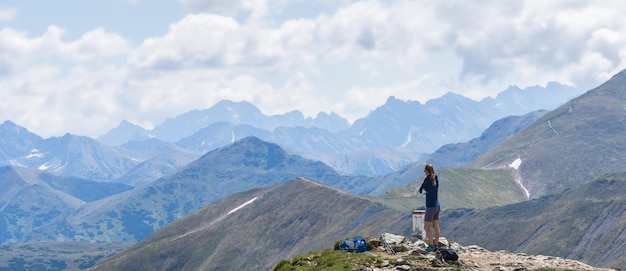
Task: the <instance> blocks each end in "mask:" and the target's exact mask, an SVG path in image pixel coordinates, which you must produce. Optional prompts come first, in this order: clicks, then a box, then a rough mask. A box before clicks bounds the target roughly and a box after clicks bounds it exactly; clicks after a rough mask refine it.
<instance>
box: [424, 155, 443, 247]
mask: <svg viewBox="0 0 626 271" xmlns="http://www.w3.org/2000/svg"><path fill="white" fill-rule="evenodd" d="M424 173H426V178H425V179H424V182H423V183H422V186H421V187H420V188H419V192H420V194H422V191H423V192H424V193H425V194H426V214H425V215H424V230H425V231H426V238H428V244H429V245H428V247H427V248H426V251H427V252H431V251H436V250H437V249H438V245H439V212H440V211H441V207H440V206H439V199H438V192H439V180H438V179H437V175H436V174H435V168H434V167H433V165H432V164H427V165H426V166H425V167H424ZM433 230H434V233H435V234H434V237H433Z"/></svg>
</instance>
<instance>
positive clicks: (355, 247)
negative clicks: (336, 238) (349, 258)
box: [339, 237, 367, 253]
mask: <svg viewBox="0 0 626 271" xmlns="http://www.w3.org/2000/svg"><path fill="white" fill-rule="evenodd" d="M339 250H345V251H348V252H357V253H358V252H365V251H367V243H366V242H365V238H363V237H354V238H352V240H350V239H346V240H343V241H341V244H339Z"/></svg>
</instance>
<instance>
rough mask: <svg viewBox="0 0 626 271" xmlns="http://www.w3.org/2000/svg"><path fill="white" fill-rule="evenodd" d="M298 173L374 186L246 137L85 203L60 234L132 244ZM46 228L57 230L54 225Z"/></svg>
mask: <svg viewBox="0 0 626 271" xmlns="http://www.w3.org/2000/svg"><path fill="white" fill-rule="evenodd" d="M300 176H306V177H307V178H311V179H315V180H318V181H320V182H323V183H327V184H330V185H333V186H336V187H340V188H342V189H346V190H348V191H350V192H351V193H355V194H359V193H367V192H368V191H369V190H371V189H372V187H374V186H375V185H376V183H375V182H374V181H373V180H371V178H368V177H363V176H341V175H339V174H337V173H336V172H335V171H334V170H333V169H332V168H330V167H328V166H327V165H325V164H323V163H321V162H318V161H311V160H307V159H304V158H302V157H299V156H297V155H292V154H289V153H286V152H285V151H284V150H283V149H282V148H280V147H279V146H278V145H276V144H272V143H268V142H263V141H261V140H259V139H258V138H254V137H249V138H245V139H242V140H240V141H237V142H235V143H233V144H230V145H227V146H225V147H222V148H219V149H217V150H214V151H211V152H208V153H207V154H205V155H203V156H202V157H201V158H199V159H197V160H195V161H193V162H191V163H189V164H188V165H186V166H184V167H182V168H180V169H178V170H177V171H176V172H174V173H172V174H170V175H168V176H165V177H162V178H160V179H158V180H155V181H153V182H151V183H149V184H146V185H144V186H141V187H138V188H135V189H133V190H131V191H127V192H125V193H120V194H116V195H113V196H111V197H108V198H106V199H103V200H101V201H98V202H93V203H89V204H85V205H84V206H82V207H81V208H80V209H79V210H78V211H77V212H76V213H75V214H74V215H72V216H70V217H69V218H68V225H67V227H69V229H68V231H67V233H62V234H61V235H63V236H65V237H64V238H67V239H70V240H76V241H86V242H94V241H100V242H109V241H117V242H136V241H139V240H141V239H143V238H144V237H146V236H148V235H149V234H151V233H152V232H153V231H154V230H156V229H159V228H161V227H163V226H165V225H167V224H169V223H170V222H172V221H174V220H176V219H178V218H181V217H183V216H185V215H187V214H189V213H191V212H193V211H195V210H198V209H200V208H202V207H203V206H205V205H207V204H210V203H212V202H215V201H217V200H220V199H222V198H224V197H226V196H228V195H230V194H233V193H237V192H241V191H245V190H248V189H253V188H258V187H264V186H269V185H274V184H277V183H280V182H284V181H287V180H289V179H292V178H296V177H300ZM79 224H80V227H77V226H76V225H79ZM46 230H47V231H57V229H56V228H55V227H50V228H47V229H46ZM43 235H46V233H45V232H44V234H43Z"/></svg>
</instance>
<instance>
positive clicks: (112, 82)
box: [0, 0, 626, 137]
mask: <svg viewBox="0 0 626 271" xmlns="http://www.w3.org/2000/svg"><path fill="white" fill-rule="evenodd" d="M625 12H626V5H623V4H622V3H621V2H618V1H495V0H494V1H486V0H482V1H478V0H475V1H470V0H448V1H431V0H405V1H382V0H380V1H374V0H372V1H348V0H335V1H331V0H318V1H302V0H292V1H288V0H55V1H35V0H5V1H2V2H1V3H0V91H1V93H2V97H3V98H2V99H0V120H2V121H4V120H11V121H13V122H15V123H17V124H18V125H21V126H24V127H26V128H27V129H29V130H30V131H32V132H35V133H37V134H39V135H41V136H43V137H50V136H61V135H63V134H65V133H68V132H69V133H72V134H76V135H86V136H92V137H97V136H99V135H102V134H104V133H106V132H107V131H108V130H110V129H111V128H113V127H115V126H117V124H119V123H120V122H121V121H122V120H128V121H130V122H133V123H135V124H138V125H141V126H143V127H145V128H147V129H150V128H152V127H153V126H155V125H158V124H160V123H162V122H163V121H164V120H165V119H166V118H172V117H175V116H177V115H179V114H182V113H184V112H187V111H190V110H193V109H204V108H208V107H211V106H212V105H214V104H215V103H217V102H219V101H221V100H225V99H228V100H233V101H249V102H251V103H253V104H255V105H256V106H257V107H259V109H260V110H261V111H262V112H263V113H265V114H267V115H274V114H283V113H286V112H289V111H292V110H299V111H301V112H302V113H303V114H305V116H311V117H315V116H316V115H317V114H318V113H319V112H321V111H324V112H327V113H330V112H335V113H337V114H339V115H341V116H342V117H344V118H346V119H348V120H349V121H354V120H355V119H357V118H361V117H364V116H366V115H367V114H368V113H369V112H370V111H372V110H374V109H375V108H376V107H378V106H380V105H382V104H384V102H385V101H386V99H387V98H388V97H389V96H395V97H396V98H398V99H402V100H413V101H420V102H422V103H424V102H426V101H427V100H429V99H433V98H437V97H440V96H442V95H444V94H445V93H447V92H454V93H458V94H461V95H464V96H466V97H469V98H472V99H475V100H480V99H482V98H484V97H487V96H492V97H493V96H495V95H496V94H497V93H499V92H501V91H503V90H505V89H506V88H507V87H508V86H510V85H517V86H519V87H521V88H525V87H529V86H536V85H540V86H545V85H546V83H547V82H550V81H557V82H560V83H562V84H566V85H570V86H573V87H576V88H578V89H580V90H581V91H586V90H588V89H591V88H593V87H595V86H597V85H599V84H601V83H602V82H604V81H606V80H608V79H609V78H610V77H611V76H612V75H614V74H615V73H617V72H619V71H621V70H622V69H624V68H625V65H624V60H625V59H626V47H624V46H623V45H624V44H626V20H623V14H624V13H625Z"/></svg>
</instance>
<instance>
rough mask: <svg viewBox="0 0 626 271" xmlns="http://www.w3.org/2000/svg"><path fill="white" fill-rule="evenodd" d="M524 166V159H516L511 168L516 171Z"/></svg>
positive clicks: (510, 165)
mask: <svg viewBox="0 0 626 271" xmlns="http://www.w3.org/2000/svg"><path fill="white" fill-rule="evenodd" d="M521 164H522V159H521V158H519V157H518V158H517V159H515V161H513V162H512V163H511V164H509V167H512V168H514V169H516V170H517V169H519V166H520V165H521Z"/></svg>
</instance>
